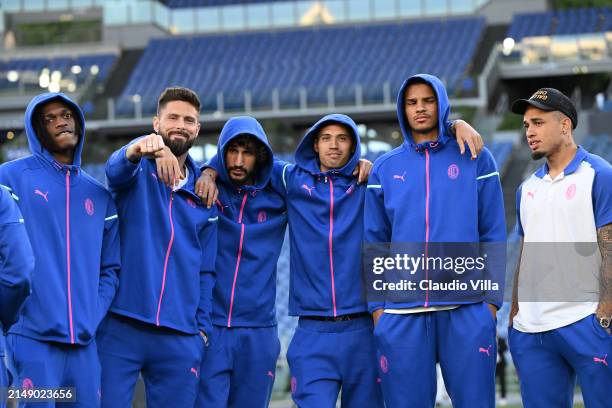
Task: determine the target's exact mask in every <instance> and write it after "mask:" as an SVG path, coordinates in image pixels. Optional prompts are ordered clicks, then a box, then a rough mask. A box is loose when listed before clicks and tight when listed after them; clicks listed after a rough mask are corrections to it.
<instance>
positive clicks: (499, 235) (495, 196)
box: [476, 148, 506, 309]
mask: <svg viewBox="0 0 612 408" xmlns="http://www.w3.org/2000/svg"><path fill="white" fill-rule="evenodd" d="M476 183H478V233H479V236H480V242H481V243H485V244H484V248H486V252H487V253H488V258H487V267H486V268H485V274H486V275H485V279H491V280H492V281H493V282H497V283H499V288H500V289H499V290H498V291H489V292H487V293H485V302H487V303H490V304H493V305H495V306H496V307H497V308H498V309H499V308H500V307H501V306H502V303H503V292H504V282H505V272H506V245H505V243H506V215H505V211H504V195H503V192H502V186H501V180H500V176H499V171H498V170H497V165H496V163H495V159H493V156H492V155H491V152H490V151H489V150H488V149H486V148H485V149H483V151H482V153H481V155H480V156H479V157H478V163H477V176H476ZM481 245H482V244H481Z"/></svg>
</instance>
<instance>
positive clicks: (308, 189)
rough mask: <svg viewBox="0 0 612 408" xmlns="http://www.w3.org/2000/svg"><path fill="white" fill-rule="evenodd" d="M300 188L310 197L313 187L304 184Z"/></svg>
mask: <svg viewBox="0 0 612 408" xmlns="http://www.w3.org/2000/svg"><path fill="white" fill-rule="evenodd" d="M302 188H303V189H304V190H306V191H308V195H309V196H310V197H312V190H314V187H309V186H308V185H307V184H306V183H304V184H302Z"/></svg>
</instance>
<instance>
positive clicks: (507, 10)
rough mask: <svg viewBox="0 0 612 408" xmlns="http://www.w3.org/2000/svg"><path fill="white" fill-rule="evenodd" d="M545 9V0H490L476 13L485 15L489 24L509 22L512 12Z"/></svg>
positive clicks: (530, 11)
mask: <svg viewBox="0 0 612 408" xmlns="http://www.w3.org/2000/svg"><path fill="white" fill-rule="evenodd" d="M546 10H548V2H547V0H492V1H491V2H490V3H488V4H486V5H485V6H483V8H482V9H481V11H480V12H479V13H478V14H479V15H481V16H485V17H486V19H487V22H488V23H489V24H510V22H511V21H512V16H513V15H514V14H517V13H532V12H538V11H546Z"/></svg>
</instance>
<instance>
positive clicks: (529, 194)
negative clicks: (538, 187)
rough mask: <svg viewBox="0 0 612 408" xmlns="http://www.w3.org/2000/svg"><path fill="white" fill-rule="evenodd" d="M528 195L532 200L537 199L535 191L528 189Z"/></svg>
mask: <svg viewBox="0 0 612 408" xmlns="http://www.w3.org/2000/svg"><path fill="white" fill-rule="evenodd" d="M527 197H531V199H532V200H533V199H535V191H528V192H527Z"/></svg>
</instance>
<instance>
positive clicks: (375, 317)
mask: <svg viewBox="0 0 612 408" xmlns="http://www.w3.org/2000/svg"><path fill="white" fill-rule="evenodd" d="M383 313H384V309H378V310H375V311H373V312H372V319H373V320H374V327H376V325H377V324H378V321H379V320H380V316H382V315H383Z"/></svg>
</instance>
